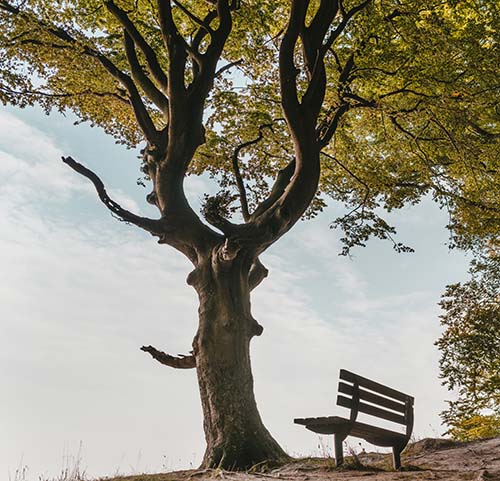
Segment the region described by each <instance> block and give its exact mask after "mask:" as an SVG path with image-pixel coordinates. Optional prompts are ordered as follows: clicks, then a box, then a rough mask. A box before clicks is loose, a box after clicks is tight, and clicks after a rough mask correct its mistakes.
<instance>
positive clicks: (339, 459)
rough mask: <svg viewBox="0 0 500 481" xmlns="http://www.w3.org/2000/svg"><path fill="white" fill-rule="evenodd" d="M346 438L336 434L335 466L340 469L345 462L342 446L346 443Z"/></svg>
mask: <svg viewBox="0 0 500 481" xmlns="http://www.w3.org/2000/svg"><path fill="white" fill-rule="evenodd" d="M344 439H345V436H339V435H338V434H335V436H334V445H335V466H336V467H337V468H338V467H339V466H341V465H342V463H343V462H344V450H343V448H342V444H343V442H344Z"/></svg>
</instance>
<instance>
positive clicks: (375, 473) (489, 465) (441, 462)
mask: <svg viewBox="0 0 500 481" xmlns="http://www.w3.org/2000/svg"><path fill="white" fill-rule="evenodd" d="M402 465H403V468H402V470H400V471H393V470H392V468H391V460H390V455H387V454H380V453H362V454H359V455H357V456H356V457H346V462H345V466H344V467H342V468H335V467H334V460H333V459H328V458H308V459H298V460H294V461H292V462H291V463H289V464H286V465H284V466H281V467H279V468H275V469H266V470H264V471H263V472H257V468H256V469H255V471H254V472H244V473H242V472H239V473H235V472H230V471H223V470H217V469H211V470H202V471H196V470H191V471H176V472H171V473H162V474H148V475H140V476H130V477H126V478H123V477H120V478H113V479H112V480H109V481H214V480H217V481H218V480H223V481H270V480H272V479H276V480H279V479H282V480H286V481H330V480H331V481H333V480H339V481H351V480H356V481H361V479H366V480H367V481H394V480H401V481H413V480H414V481H426V480H438V481H462V480H463V481H500V437H497V438H492V439H486V440H482V441H476V442H470V443H455V442H452V441H449V440H445V439H423V440H421V441H418V442H416V443H414V444H411V445H409V446H408V447H407V449H406V450H405V452H404V453H403V456H402Z"/></svg>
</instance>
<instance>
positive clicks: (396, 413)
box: [337, 369, 413, 436]
mask: <svg viewBox="0 0 500 481" xmlns="http://www.w3.org/2000/svg"><path fill="white" fill-rule="evenodd" d="M339 377H340V379H341V381H340V382H339V388H338V390H339V393H342V394H345V396H343V395H341V394H339V395H338V397H337V404H338V405H339V406H342V407H345V408H349V409H351V419H352V420H353V418H355V417H356V416H357V413H358V411H359V412H362V413H365V414H369V415H371V416H375V417H377V418H381V419H386V420H387V421H392V422H394V423H399V424H402V425H404V426H406V432H407V435H408V436H410V434H411V431H412V429H413V397H412V396H408V395H407V394H404V393H402V392H399V391H396V390H395V389H392V388H390V387H387V386H384V385H382V384H379V383H377V382H375V381H372V380H370V379H367V378H365V377H362V376H359V375H358V374H354V373H352V372H349V371H346V370H345V369H341V370H340V375H339ZM367 403H369V404H367Z"/></svg>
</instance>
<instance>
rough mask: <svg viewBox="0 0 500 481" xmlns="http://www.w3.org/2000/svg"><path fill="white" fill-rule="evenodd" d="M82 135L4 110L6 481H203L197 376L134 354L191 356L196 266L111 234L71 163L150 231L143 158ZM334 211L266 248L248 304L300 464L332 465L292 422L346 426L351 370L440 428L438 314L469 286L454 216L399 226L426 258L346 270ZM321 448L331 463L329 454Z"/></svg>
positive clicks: (69, 122) (1, 219) (125, 232)
mask: <svg viewBox="0 0 500 481" xmlns="http://www.w3.org/2000/svg"><path fill="white" fill-rule="evenodd" d="M73 120H74V119H72V118H71V117H70V116H68V117H63V116H61V115H58V114H55V115H52V116H50V117H46V116H45V115H43V113H41V112H40V111H39V110H34V109H27V110H23V111H20V110H14V109H11V108H1V110H0V262H1V266H2V269H1V271H0V272H1V273H0V336H1V339H2V349H1V350H0V382H1V396H0V408H1V410H0V479H9V475H10V477H11V479H14V473H15V470H16V469H17V468H18V467H21V466H28V479H38V476H39V475H43V476H47V477H49V476H55V475H56V474H57V473H58V471H60V469H61V468H62V467H64V465H65V463H69V464H71V463H72V462H73V460H72V458H74V457H76V456H77V455H78V453H79V452H80V456H81V458H82V461H81V467H82V469H85V470H86V471H87V473H88V474H89V475H90V476H95V477H97V476H105V475H112V474H114V473H140V472H145V471H150V472H154V471H165V470H171V469H178V468H185V467H190V466H196V465H197V464H198V463H199V462H200V460H201V457H202V455H203V449H204V439H203V430H202V419H201V407H200V402H199V396H198V388H197V383H196V378H195V372H194V370H193V371H192V370H189V371H178V370H173V369H170V368H168V367H166V366H162V365H160V364H158V363H157V362H155V361H153V360H152V359H151V358H150V357H149V356H148V355H147V354H145V353H143V352H141V351H140V350H139V347H140V346H141V345H143V344H153V345H154V346H156V347H157V348H158V349H162V350H165V351H166V352H170V353H187V352H188V351H189V350H190V346H191V341H192V337H193V335H194V333H195V331H196V324H197V319H196V316H197V311H196V310H197V303H196V295H195V292H194V290H192V288H190V287H189V286H188V285H187V284H186V282H185V278H186V275H187V274H188V273H189V271H190V270H191V266H190V264H189V262H188V261H187V260H186V259H184V258H183V257H182V256H181V255H180V254H178V253H177V252H176V251H174V250H173V249H171V248H170V247H167V246H164V245H163V246H159V245H158V244H156V242H155V241H154V239H153V238H152V237H150V236H148V235H146V234H145V233H142V232H141V231H139V230H138V229H137V228H134V227H133V226H127V225H125V224H123V223H120V222H118V221H117V220H115V219H113V218H112V217H111V216H110V214H109V212H108V211H107V210H106V209H105V208H104V206H102V205H101V204H100V203H99V201H98V200H97V196H96V194H95V192H94V191H93V189H92V187H91V185H90V184H89V182H88V181H87V180H86V179H84V178H82V177H80V176H78V175H77V174H76V173H74V172H73V171H72V170H71V169H69V168H68V167H66V166H65V165H64V164H63V163H62V162H61V161H60V157H61V155H71V156H73V157H74V158H75V159H77V160H78V161H80V162H82V163H84V164H86V165H87V166H89V167H90V168H92V169H93V170H95V171H96V172H98V173H99V175H100V176H101V177H102V179H103V180H104V182H105V183H106V185H107V186H108V190H109V192H110V194H111V195H112V196H114V198H115V200H117V201H119V202H120V203H122V205H123V206H124V207H127V208H129V209H131V210H134V211H135V212H138V213H143V214H148V215H154V212H152V211H151V210H150V209H151V208H150V206H148V205H147V204H146V203H145V201H144V195H145V194H146V193H147V191H146V190H144V189H143V188H142V187H140V186H137V185H136V179H137V178H138V177H139V170H138V166H139V160H138V159H137V155H138V153H137V152H136V151H131V150H126V149H124V148H123V147H121V146H117V145H115V144H114V141H113V140H112V139H110V138H108V137H106V136H105V135H104V134H103V133H102V132H101V131H99V130H97V129H91V128H89V127H88V126H77V127H75V126H73ZM207 184H208V181H205V180H203V179H201V178H192V179H190V180H189V181H188V185H187V189H188V192H189V196H190V198H191V199H192V200H193V202H195V203H197V202H198V201H199V199H200V198H201V197H202V194H203V192H205V191H206V190H207V189H208V190H213V186H209V185H207ZM340 212H342V210H341V208H340V207H339V206H331V207H330V208H329V209H327V210H326V211H325V212H323V214H322V215H321V216H320V217H319V218H318V219H315V220H313V221H309V222H301V223H300V224H299V225H297V226H296V227H295V228H294V229H293V230H292V231H291V232H290V233H288V234H287V236H286V237H285V238H283V239H282V240H280V241H279V242H278V244H276V245H275V246H273V247H272V248H271V249H269V251H268V252H267V253H266V254H264V255H263V256H262V260H263V262H264V263H265V265H266V266H267V267H268V268H269V269H270V276H269V277H268V279H266V280H265V281H264V283H263V284H261V286H260V287H259V288H258V289H257V290H256V291H255V293H254V296H253V304H252V305H253V311H254V316H255V317H256V319H258V321H259V322H260V323H261V324H262V325H263V326H264V334H263V335H262V336H261V337H259V338H255V339H254V340H253V341H252V359H253V370H254V378H255V391H256V397H257V402H258V405H259V408H260V411H261V414H262V417H263V419H264V422H265V424H266V426H267V427H268V428H269V429H270V431H271V432H272V433H273V434H274V436H275V437H276V438H277V440H278V441H279V442H280V443H281V444H282V446H283V447H284V448H285V449H286V450H287V451H288V452H289V453H290V454H292V455H309V454H320V453H321V451H322V450H323V449H322V448H318V444H319V443H320V441H319V438H318V436H316V435H315V434H313V433H311V432H309V431H306V430H305V429H304V428H303V427H302V426H297V425H294V424H293V418H294V417H307V416H321V415H334V414H345V413H342V411H343V409H342V408H339V407H337V406H335V397H336V384H337V380H338V371H339V369H340V368H345V369H348V370H351V371H354V372H357V373H359V374H361V375H364V376H367V377H370V378H373V379H375V380H379V381H380V382H382V383H384V384H388V385H389V386H393V387H395V388H397V389H399V390H402V391H404V392H407V393H409V394H412V395H414V396H415V398H416V401H415V430H414V432H415V435H416V436H417V437H419V438H421V437H426V436H434V437H436V436H438V435H440V434H441V433H442V432H443V430H444V429H443V427H442V426H441V425H440V419H439V412H440V411H441V410H442V409H443V408H444V407H445V404H444V400H445V399H446V398H449V396H450V395H449V394H448V393H447V392H446V391H445V390H444V389H443V388H442V387H441V386H440V381H439V379H438V365H437V363H438V358H439V354H438V352H437V350H436V348H435V347H434V345H433V342H434V341H435V339H436V338H437V337H438V336H439V333H440V327H439V320H438V315H439V309H438V307H437V305H436V304H437V302H438V300H439V297H440V295H441V293H442V291H443V289H444V286H445V285H446V284H447V283H450V282H456V281H459V280H461V279H463V278H464V277H465V275H466V270H467V258H466V257H465V256H464V254H463V253H460V252H456V251H452V252H450V251H448V249H447V247H446V245H445V244H446V241H447V232H446V230H445V228H444V226H445V224H446V221H447V219H446V213H444V212H442V211H439V209H437V208H436V207H435V206H434V205H433V204H432V203H431V202H430V201H425V202H423V203H422V204H421V205H419V206H418V207H413V208H409V209H404V210H402V211H400V212H398V213H395V214H391V216H390V217H389V219H390V220H391V221H392V222H394V223H395V224H396V225H397V226H398V230H399V239H400V240H401V241H402V242H404V243H407V244H410V245H411V246H413V247H414V248H415V249H416V253H414V254H396V253H394V251H393V250H392V248H391V246H390V245H389V243H384V242H381V241H372V242H371V243H370V244H369V246H368V247H366V248H365V249H358V250H356V251H355V252H354V257H353V259H348V258H345V257H339V256H338V255H337V254H338V252H339V251H340V248H341V247H340V243H339V240H338V239H339V237H340V233H339V232H336V231H332V230H330V229H329V228H328V224H329V222H330V221H331V220H333V219H334V218H335V217H336V216H337V215H338V214H339V213H340ZM321 443H323V444H324V445H325V446H326V447H327V448H328V449H331V439H326V438H324V439H323V440H322V441H321ZM350 443H351V444H352V445H353V446H355V445H356V444H357V440H356V439H354V438H350ZM80 446H81V448H80ZM373 449H375V448H373Z"/></svg>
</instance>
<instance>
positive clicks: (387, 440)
mask: <svg viewBox="0 0 500 481" xmlns="http://www.w3.org/2000/svg"><path fill="white" fill-rule="evenodd" d="M294 422H295V424H302V425H304V426H305V427H306V428H307V429H309V430H310V431H313V432H315V433H319V434H335V433H337V432H338V431H339V429H341V427H343V426H345V425H346V424H349V419H345V418H342V417H339V416H328V417H319V418H299V419H294ZM349 435H350V436H354V437H356V438H362V439H366V440H367V441H368V442H371V443H372V444H377V445H379V446H392V445H394V444H396V443H398V442H401V441H403V440H404V439H405V435H404V434H402V433H397V432H395V431H390V430H388V429H384V428H379V427H377V426H370V425H369V424H364V423H360V422H358V421H356V422H355V423H354V424H353V426H352V429H351V431H350V433H349ZM374 441H376V442H374Z"/></svg>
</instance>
